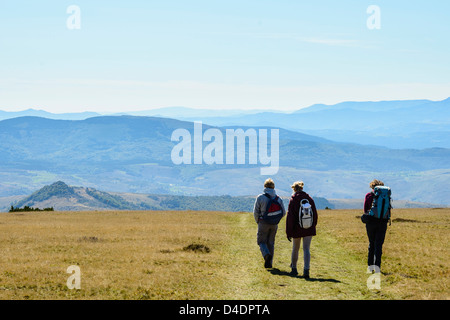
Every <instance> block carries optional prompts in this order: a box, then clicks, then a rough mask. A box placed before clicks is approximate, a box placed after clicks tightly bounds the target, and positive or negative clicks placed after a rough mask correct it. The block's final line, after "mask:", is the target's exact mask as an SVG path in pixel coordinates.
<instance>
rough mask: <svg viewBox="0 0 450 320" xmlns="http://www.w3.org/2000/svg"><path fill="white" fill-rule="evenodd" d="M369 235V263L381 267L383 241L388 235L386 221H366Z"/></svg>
mask: <svg viewBox="0 0 450 320" xmlns="http://www.w3.org/2000/svg"><path fill="white" fill-rule="evenodd" d="M366 230H367V237H368V238H369V254H368V256H367V265H368V266H373V265H376V266H377V267H379V268H380V267H381V255H382V254H383V243H384V238H385V236H386V230H387V222H386V221H370V222H368V223H366Z"/></svg>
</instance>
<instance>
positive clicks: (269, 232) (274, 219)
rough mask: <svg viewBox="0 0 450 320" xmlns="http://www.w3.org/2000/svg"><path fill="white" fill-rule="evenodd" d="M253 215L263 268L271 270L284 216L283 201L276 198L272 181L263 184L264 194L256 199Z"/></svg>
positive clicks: (268, 180)
mask: <svg viewBox="0 0 450 320" xmlns="http://www.w3.org/2000/svg"><path fill="white" fill-rule="evenodd" d="M253 215H254V217H255V221H256V223H257V224H258V234H257V243H258V245H259V248H260V250H261V253H262V256H263V258H264V267H265V268H272V264H273V255H274V252H275V236H276V234H277V230H278V223H279V222H280V220H281V219H282V218H283V217H284V216H285V215H286V210H285V209H284V204H283V200H282V199H281V198H280V197H278V196H277V194H276V192H275V183H274V182H273V180H272V179H267V180H266V181H265V182H264V192H263V193H262V194H260V195H259V196H258V197H257V198H256V201H255V206H254V209H253Z"/></svg>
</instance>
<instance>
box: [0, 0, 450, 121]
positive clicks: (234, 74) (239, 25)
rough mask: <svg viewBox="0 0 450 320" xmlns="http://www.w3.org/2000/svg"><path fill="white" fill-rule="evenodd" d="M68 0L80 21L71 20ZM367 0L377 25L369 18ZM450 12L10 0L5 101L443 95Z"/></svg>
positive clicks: (384, 6)
mask: <svg viewBox="0 0 450 320" xmlns="http://www.w3.org/2000/svg"><path fill="white" fill-rule="evenodd" d="M70 5H77V6H78V7H79V8H80V10H81V20H80V21H81V29H79V30H69V29H68V28H67V26H66V21H67V19H68V18H69V17H70V14H68V13H67V12H66V10H67V8H68V7H69V6H70ZM369 5H377V6H378V7H379V8H380V10H381V29H379V30H369V29H368V28H367V25H366V21H367V19H368V18H369V16H370V14H368V13H367V12H366V10H367V8H368V7H369ZM449 21H450V1H443V0H431V1H414V0H409V1H406V0H389V1H378V0H374V1H365V0H342V1H335V0H318V1H301V0H296V1H287V0H277V1H268V0H257V1H256V0H239V1H235V0H227V1H225V0H223V1H216V0H207V1H206V0H205V1H199V0H190V1H186V0H183V1H174V0H158V1H153V0H145V1H144V0H129V1H114V0H109V1H105V0H95V1H94V0H72V1H64V0H53V1H50V0H41V1H32V0H30V1H25V0H15V1H12V0H9V1H6V0H5V1H1V3H0V110H9V111H13V110H23V109H28V108H36V109H44V110H47V111H51V112H57V113H62V112H78V111H99V112H116V111H136V110H146V109H152V108H159V107H167V106H186V107H194V108H211V109H213V108H223V109H238V108H239V109H278V110H297V109H300V108H302V107H306V106H309V105H311V104H314V103H327V104H332V103H337V102H341V101H346V100H353V101H362V100H388V99H402V100H403V99H431V100H441V99H445V98H447V97H449V96H450V36H449V35H450V22H449Z"/></svg>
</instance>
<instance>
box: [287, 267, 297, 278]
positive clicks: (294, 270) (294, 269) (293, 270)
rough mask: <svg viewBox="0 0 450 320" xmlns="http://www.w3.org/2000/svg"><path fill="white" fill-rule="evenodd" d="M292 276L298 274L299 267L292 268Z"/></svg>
mask: <svg viewBox="0 0 450 320" xmlns="http://www.w3.org/2000/svg"><path fill="white" fill-rule="evenodd" d="M289 275H291V276H292V277H296V276H298V271H297V268H292V270H291V272H290V273H289Z"/></svg>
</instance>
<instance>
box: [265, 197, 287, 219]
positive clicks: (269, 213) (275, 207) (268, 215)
mask: <svg viewBox="0 0 450 320" xmlns="http://www.w3.org/2000/svg"><path fill="white" fill-rule="evenodd" d="M264 195H265V196H266V197H267V198H269V203H268V204H267V207H266V212H264V214H263V216H262V219H263V220H264V221H265V222H267V223H268V224H273V225H275V224H278V223H279V222H280V220H281V218H283V209H282V207H281V204H280V202H279V199H280V198H279V197H278V196H275V198H273V199H272V197H271V196H270V195H268V194H267V193H265V194H264Z"/></svg>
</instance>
